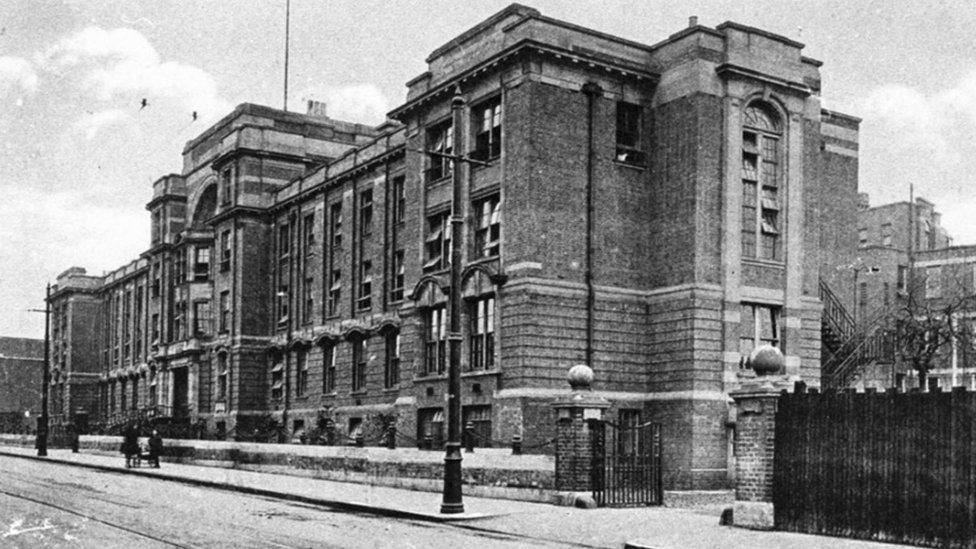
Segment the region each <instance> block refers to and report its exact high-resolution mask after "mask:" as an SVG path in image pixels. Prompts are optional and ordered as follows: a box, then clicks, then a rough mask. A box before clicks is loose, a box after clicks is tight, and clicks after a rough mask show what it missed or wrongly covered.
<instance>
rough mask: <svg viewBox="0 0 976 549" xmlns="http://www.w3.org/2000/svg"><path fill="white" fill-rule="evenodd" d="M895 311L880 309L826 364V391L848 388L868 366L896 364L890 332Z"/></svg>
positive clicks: (858, 327)
mask: <svg viewBox="0 0 976 549" xmlns="http://www.w3.org/2000/svg"><path fill="white" fill-rule="evenodd" d="M821 284H823V283H821ZM894 310H895V309H894V308H893V307H891V306H887V307H882V308H879V310H877V311H876V312H875V314H873V315H871V317H870V318H869V319H867V320H865V321H864V322H863V324H862V325H861V326H855V327H854V331H853V333H852V334H851V335H850V336H849V337H848V338H847V339H846V340H845V341H844V342H843V344H842V345H841V346H840V348H839V349H837V351H835V352H834V353H833V355H831V356H830V358H829V359H827V360H826V361H824V362H823V364H822V366H821V370H820V376H821V382H822V383H823V386H824V387H826V388H837V389H841V388H844V387H846V386H847V385H848V384H849V383H851V382H852V381H854V379H856V377H857V375H858V373H859V372H860V370H861V368H862V367H863V366H864V365H865V364H868V363H871V362H878V361H883V362H888V361H893V360H894V354H895V352H894V337H893V334H892V332H891V331H890V330H888V329H887V328H886V327H887V326H888V325H889V320H890V319H891V316H892V314H893V312H894ZM844 312H845V313H846V311H844Z"/></svg>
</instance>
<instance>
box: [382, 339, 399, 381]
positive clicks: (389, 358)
mask: <svg viewBox="0 0 976 549" xmlns="http://www.w3.org/2000/svg"><path fill="white" fill-rule="evenodd" d="M385 339H386V341H385V343H386V364H385V368H384V369H383V386H384V387H386V388H387V389H389V388H391V387H395V386H396V385H397V384H398V383H400V333H399V332H394V331H390V332H387V334H386V338H385Z"/></svg>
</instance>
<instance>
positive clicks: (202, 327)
mask: <svg viewBox="0 0 976 549" xmlns="http://www.w3.org/2000/svg"><path fill="white" fill-rule="evenodd" d="M209 334H210V301H194V302H193V335H194V336H203V335H209Z"/></svg>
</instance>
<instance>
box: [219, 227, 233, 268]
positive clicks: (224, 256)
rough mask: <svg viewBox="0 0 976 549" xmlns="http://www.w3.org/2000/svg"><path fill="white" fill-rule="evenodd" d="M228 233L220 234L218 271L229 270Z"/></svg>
mask: <svg viewBox="0 0 976 549" xmlns="http://www.w3.org/2000/svg"><path fill="white" fill-rule="evenodd" d="M230 246H231V244H230V231H224V232H222V233H220V270H221V271H229V270H230Z"/></svg>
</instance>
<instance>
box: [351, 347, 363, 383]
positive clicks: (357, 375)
mask: <svg viewBox="0 0 976 549" xmlns="http://www.w3.org/2000/svg"><path fill="white" fill-rule="evenodd" d="M351 343H352V390H353V391H365V390H366V338H365V337H357V338H354V339H353V340H352V341H351Z"/></svg>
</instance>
